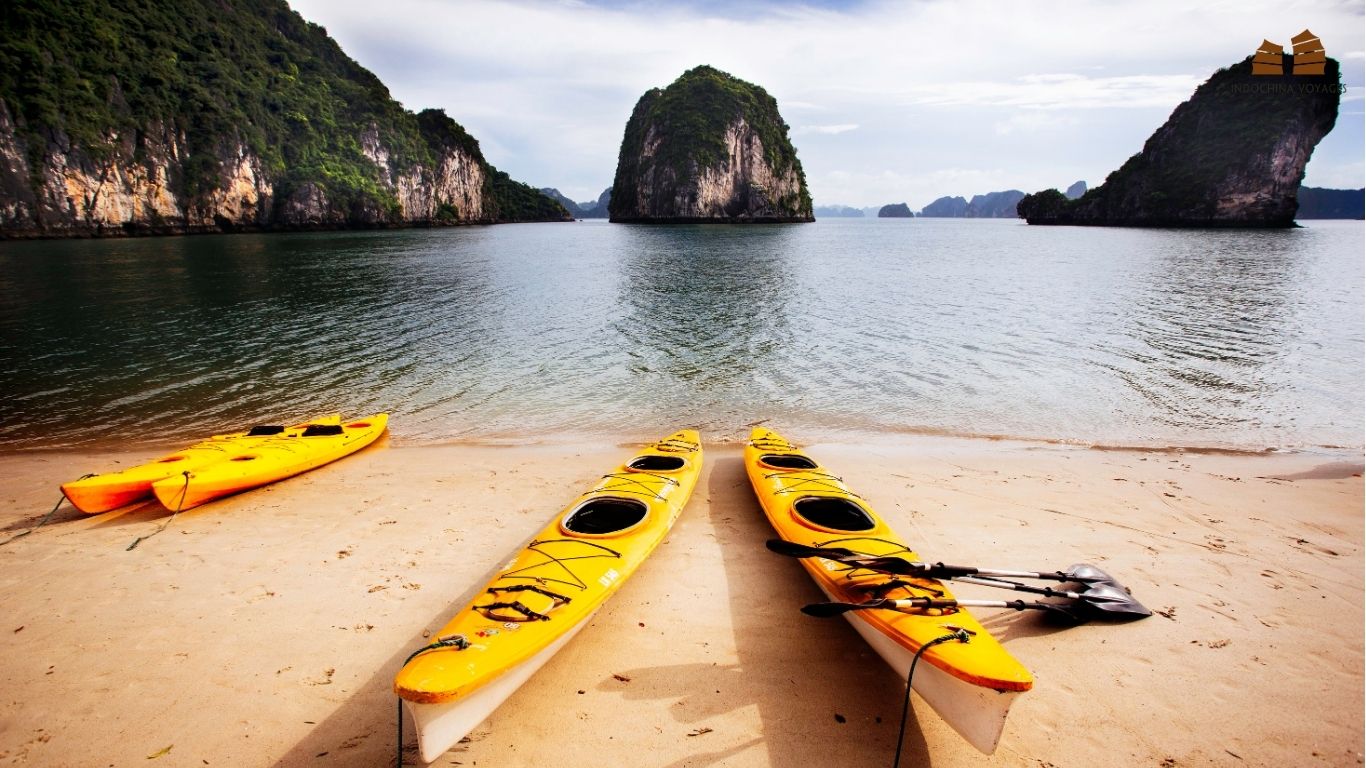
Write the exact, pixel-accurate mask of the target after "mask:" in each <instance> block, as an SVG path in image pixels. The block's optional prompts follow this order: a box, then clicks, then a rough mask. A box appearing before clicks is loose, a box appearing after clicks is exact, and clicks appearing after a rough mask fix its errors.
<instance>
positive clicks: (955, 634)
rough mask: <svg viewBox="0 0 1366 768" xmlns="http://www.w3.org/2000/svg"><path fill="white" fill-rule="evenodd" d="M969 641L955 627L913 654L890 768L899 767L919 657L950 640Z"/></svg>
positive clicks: (964, 631) (963, 633)
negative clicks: (912, 681) (894, 753)
mask: <svg viewBox="0 0 1366 768" xmlns="http://www.w3.org/2000/svg"><path fill="white" fill-rule="evenodd" d="M971 639H972V635H971V634H969V633H968V631H967V630H966V629H963V628H962V627H955V628H954V630H953V631H952V632H950V633H948V634H947V635H940V636H939V637H936V638H935V639H933V640H931V641H929V642H928V643H925V644H924V645H922V646H920V650H918V651H916V652H915V656H914V657H913V658H912V659H911V669H910V671H909V672H907V673H906V699H905V701H904V702H902V705H901V731H900V732H899V733H898V734H897V735H896V759H895V760H893V761H892V768H899V767H900V765H901V745H902V743H903V742H904V741H905V739H906V721H907V720H909V719H910V714H911V678H913V677H915V665H916V664H917V663H919V662H920V657H921V655H923V654H924V653H925V651H928V650H929V649H931V648H933V647H935V646H936V645H939V644H940V643H947V642H948V641H950V640H957V641H958V642H960V643H966V642H968V641H969V640H971Z"/></svg>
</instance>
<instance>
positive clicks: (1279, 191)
mask: <svg viewBox="0 0 1366 768" xmlns="http://www.w3.org/2000/svg"><path fill="white" fill-rule="evenodd" d="M1284 63H1285V67H1284V71H1285V72H1291V71H1292V66H1291V57H1290V56H1285V57H1284ZM1341 91H1342V87H1341V84H1340V78H1339V74H1338V63H1337V62H1336V61H1334V60H1333V59H1328V61H1327V66H1326V67H1325V71H1324V74H1322V75H1303V74H1300V75H1296V74H1286V75H1253V74H1252V60H1251V58H1248V59H1246V60H1244V61H1242V62H1240V63H1238V64H1235V65H1233V66H1232V67H1229V68H1227V69H1221V70H1219V71H1218V72H1216V73H1214V75H1213V76H1212V77H1210V79H1209V80H1208V81H1206V82H1205V83H1204V84H1203V85H1201V86H1200V87H1199V88H1198V89H1196V91H1195V94H1194V95H1193V96H1192V97H1191V98H1190V100H1189V101H1187V102H1185V103H1183V104H1181V105H1180V106H1178V107H1177V108H1176V110H1175V111H1174V112H1172V115H1171V117H1170V118H1168V120H1167V122H1166V124H1165V125H1163V126H1162V127H1161V128H1159V129H1158V130H1157V132H1156V133H1154V134H1153V135H1152V136H1151V137H1150V138H1149V139H1148V141H1147V143H1146V144H1144V145H1143V151H1142V152H1139V153H1138V154H1136V155H1134V156H1133V157H1131V158H1129V160H1128V161H1127V162H1126V163H1124V165H1123V166H1122V167H1121V168H1120V169H1119V170H1117V171H1115V172H1114V173H1112V174H1110V176H1109V177H1108V178H1107V179H1106V180H1105V183H1104V184H1102V185H1101V186H1099V187H1096V188H1095V189H1092V190H1090V191H1088V192H1087V193H1086V194H1084V195H1083V196H1082V197H1081V198H1079V199H1077V200H1068V199H1067V198H1066V197H1065V196H1064V195H1063V194H1062V193H1061V192H1058V191H1057V190H1056V189H1051V190H1045V191H1043V192H1038V193H1035V194H1032V195H1028V196H1026V197H1025V199H1024V200H1022V201H1020V204H1019V206H1018V210H1019V215H1020V216H1021V217H1022V218H1025V219H1026V220H1028V221H1029V223H1030V224H1087V225H1111V226H1159V227H1164V226H1177V227H1288V226H1293V225H1294V220H1295V212H1296V209H1297V207H1298V202H1297V195H1298V192H1299V188H1300V182H1301V180H1302V179H1303V178H1304V166H1305V164H1306V163H1308V162H1309V156H1310V154H1312V153H1313V151H1314V147H1315V145H1317V144H1318V142H1319V140H1320V139H1322V138H1323V136H1324V135H1325V134H1327V133H1328V131H1330V130H1332V128H1333V124H1334V123H1335V122H1336V120H1337V114H1338V103H1339V101H1340V99H1341Z"/></svg>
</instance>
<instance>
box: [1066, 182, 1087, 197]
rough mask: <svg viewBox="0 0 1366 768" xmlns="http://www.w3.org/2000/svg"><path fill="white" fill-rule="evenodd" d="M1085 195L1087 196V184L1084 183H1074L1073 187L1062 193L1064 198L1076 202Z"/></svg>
mask: <svg viewBox="0 0 1366 768" xmlns="http://www.w3.org/2000/svg"><path fill="white" fill-rule="evenodd" d="M1084 194H1086V182H1084V181H1078V182H1074V183H1073V184H1072V186H1070V187H1068V188H1067V191H1066V192H1064V193H1062V195H1063V197H1065V198H1067V199H1068V200H1076V199H1077V198H1079V197H1081V196H1082V195H1084Z"/></svg>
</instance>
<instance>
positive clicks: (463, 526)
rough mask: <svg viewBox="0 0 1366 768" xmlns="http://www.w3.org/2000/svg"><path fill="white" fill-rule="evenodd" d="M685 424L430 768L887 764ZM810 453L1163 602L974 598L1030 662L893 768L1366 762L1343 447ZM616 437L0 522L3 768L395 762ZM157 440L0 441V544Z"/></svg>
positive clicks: (912, 531) (927, 526)
mask: <svg viewBox="0 0 1366 768" xmlns="http://www.w3.org/2000/svg"><path fill="white" fill-rule="evenodd" d="M789 437H792V438H793V439H795V440H797V441H799V442H800V441H802V435H800V434H793V435H789ZM706 449H707V458H706V466H705V468H704V472H703V476H702V478H701V480H700V482H699V485H698V487H697V490H696V492H695V493H694V495H693V498H692V501H691V502H690V503H689V505H688V507H687V508H686V509H685V510H684V512H683V515H682V517H681V518H680V519H679V521H678V523H677V525H676V527H675V529H674V531H673V533H672V534H671V536H670V537H669V538H668V539H667V540H666V541H665V543H664V544H663V545H662V546H661V547H660V548H659V549H658V550H657V551H656V553H655V555H654V556H653V557H652V558H651V560H650V561H649V562H647V563H646V564H645V566H644V567H643V568H642V569H641V571H640V572H639V573H638V574H637V575H636V576H635V577H634V578H633V579H632V580H631V581H630V582H628V583H627V584H626V585H625V586H624V587H623V588H622V590H621V591H620V592H619V593H618V595H617V596H616V597H615V598H614V599H613V600H612V601H611V602H609V603H608V604H607V605H606V606H605V607H604V608H603V610H602V611H601V612H600V613H599V614H598V615H597V617H596V618H595V620H594V621H593V622H592V624H591V625H590V626H589V627H588V628H586V629H585V630H584V631H583V632H582V633H580V634H579V636H578V637H577V638H576V639H575V640H574V641H573V642H572V643H570V644H569V645H568V646H567V647H566V648H565V649H564V650H563V651H562V652H561V653H560V654H559V655H558V656H556V657H555V658H554V659H553V660H552V661H551V662H550V663H549V664H548V665H547V666H546V667H545V668H544V669H543V670H542V671H541V672H540V673H539V674H538V675H537V676H535V677H534V678H533V679H532V680H531V681H530V682H529V683H528V684H527V685H526V686H524V687H523V688H522V689H521V690H520V691H519V692H517V693H516V694H514V695H513V697H512V698H511V699H509V700H508V702H507V703H505V704H504V705H503V706H502V707H501V708H500V709H499V710H498V711H497V712H495V713H494V714H493V716H492V717H490V718H489V719H488V720H486V721H485V722H484V723H483V724H481V725H480V726H478V727H477V728H476V729H475V730H474V732H473V733H472V734H471V736H470V738H469V740H468V741H467V742H466V743H463V744H461V745H459V746H457V747H456V748H455V749H453V750H451V751H450V752H448V753H447V754H446V755H445V756H443V757H442V759H440V760H438V761H437V762H436V763H435V765H486V766H531V765H545V764H554V765H556V766H558V767H559V768H576V767H578V766H603V765H614V766H636V765H640V766H678V767H681V766H698V767H700V766H796V765H809V764H820V763H823V764H838V765H842V766H886V765H890V764H891V762H892V752H893V748H894V745H895V740H896V735H897V728H898V718H899V715H900V710H901V691H902V690H903V685H902V681H900V680H899V679H898V678H897V676H896V675H895V674H894V673H892V672H891V671H890V669H888V668H887V667H886V666H885V665H884V664H883V663H882V662H881V660H880V659H878V658H877V657H876V656H875V655H874V654H873V653H872V652H871V651H870V650H869V649H868V647H867V646H866V645H865V644H864V643H863V642H862V640H860V639H859V637H858V636H857V634H856V633H855V632H854V631H853V630H852V629H851V628H850V627H849V626H848V624H847V623H845V622H844V621H842V620H838V619H835V620H818V619H813V618H808V617H806V616H804V615H802V614H801V613H799V612H798V610H797V609H798V608H799V607H800V606H801V605H803V604H805V603H807V602H813V601H815V600H817V599H819V597H820V595H819V593H818V591H817V590H816V588H815V586H814V585H813V584H812V583H811V582H810V581H809V579H807V577H806V576H805V574H804V572H803V571H802V570H801V568H800V566H799V565H798V564H797V563H796V562H795V561H791V560H786V559H783V558H780V557H777V556H775V555H772V554H770V553H768V552H767V551H766V550H765V549H764V547H763V541H764V540H765V539H766V538H768V537H769V536H770V535H771V532H770V529H769V528H768V526H767V523H766V522H765V520H764V518H763V515H762V513H761V512H760V511H759V507H758V505H757V503H756V502H755V500H754V498H753V494H752V493H751V491H750V489H749V486H748V482H747V480H746V478H745V475H744V470H743V466H742V462H741V450H740V446H738V445H721V446H717V445H711V444H708V445H707V446H706ZM809 450H810V452H811V453H813V454H815V455H816V456H817V457H818V458H819V459H821V460H822V462H823V463H825V464H826V465H827V466H829V467H831V468H832V469H834V470H835V471H836V472H839V473H841V474H842V475H843V476H844V478H845V480H846V482H847V483H848V484H849V485H850V486H851V487H852V488H854V489H855V490H856V491H858V492H859V493H861V494H862V495H863V496H864V497H865V498H867V499H868V500H869V501H870V502H871V503H872V504H873V506H874V507H875V508H876V509H877V510H878V511H879V512H880V513H881V514H882V515H883V516H884V517H885V518H886V519H887V520H888V521H889V522H890V523H891V524H892V525H893V527H895V528H897V529H898V530H899V531H901V532H902V534H903V535H904V536H905V537H906V538H907V540H908V541H911V542H914V544H913V546H916V548H917V549H918V551H919V553H920V554H921V555H922V556H923V557H925V558H927V559H930V560H942V561H945V562H950V563H957V564H965V565H979V566H995V567H1011V568H1029V569H1055V568H1064V567H1066V566H1068V565H1070V564H1072V563H1076V562H1090V563H1094V564H1096V565H1099V566H1100V567H1102V568H1104V569H1105V570H1107V571H1109V572H1110V573H1111V574H1113V575H1114V576H1116V577H1117V578H1118V579H1119V580H1120V581H1121V582H1123V583H1125V584H1127V585H1128V586H1129V587H1131V588H1132V590H1133V592H1134V594H1135V596H1136V597H1138V598H1139V599H1140V600H1141V601H1143V602H1144V603H1145V604H1146V605H1147V606H1148V607H1150V608H1152V609H1153V610H1155V611H1158V615H1155V616H1153V617H1151V618H1148V619H1145V620H1142V621H1139V622H1135V623H1130V624H1118V625H1116V624H1101V623H1093V624H1089V625H1085V626H1080V627H1072V628H1059V627H1057V626H1053V625H1050V624H1047V623H1045V622H1042V621H1041V620H1040V617H1038V616H1036V615H1033V614H1030V613H1016V612H1013V611H1000V612H994V611H987V610H978V611H976V613H977V615H978V616H979V617H980V618H982V619H983V621H984V623H985V624H986V625H987V626H988V627H989V628H990V629H991V630H992V631H993V632H994V633H995V634H996V635H997V636H998V637H999V638H1000V639H1001V640H1002V641H1003V642H1004V643H1005V645H1006V647H1007V648H1008V649H1009V650H1010V651H1011V652H1012V653H1014V654H1015V655H1016V656H1017V657H1018V658H1019V659H1020V660H1021V661H1023V662H1024V664H1025V665H1026V666H1028V667H1029V668H1030V669H1031V670H1032V671H1033V673H1034V675H1035V678H1036V680H1035V686H1034V689H1033V690H1032V691H1029V692H1027V693H1026V694H1024V695H1023V696H1021V697H1020V698H1019V700H1018V701H1017V703H1016V704H1015V707H1014V709H1013V710H1012V712H1011V715H1010V720H1009V722H1008V723H1007V725H1006V730H1005V734H1004V737H1003V739H1002V741H1001V746H1000V749H999V750H998V751H997V753H996V754H995V755H993V756H985V755H982V754H980V753H978V752H976V751H975V750H973V749H972V748H971V747H969V746H968V745H967V744H966V743H965V742H963V741H962V739H961V738H959V737H958V736H957V735H956V734H955V733H954V732H953V731H952V730H951V729H949V728H948V727H947V726H946V725H945V724H944V723H943V722H942V721H941V720H939V718H938V717H937V716H936V715H935V714H934V712H933V711H931V710H930V709H929V708H928V707H926V706H924V705H923V704H919V705H918V706H917V708H916V710H915V713H914V714H913V716H912V722H911V723H910V726H909V727H908V731H907V747H906V751H905V757H904V758H903V765H916V766H936V767H941V766H942V767H949V766H1030V767H1031V768H1039V767H1040V766H1056V767H1058V768H1063V767H1067V766H1101V765H1151V766H1204V765H1240V766H1241V765H1249V766H1256V765H1266V766H1272V765H1275V766H1284V765H1297V766H1301V765H1326V766H1328V765H1331V766H1340V765H1358V764H1361V762H1362V750H1363V729H1362V722H1363V705H1362V701H1363V625H1364V621H1366V619H1364V617H1363V552H1362V540H1363V514H1362V512H1363V481H1362V477H1361V462H1360V457H1359V456H1356V457H1354V456H1351V455H1346V456H1344V455H1341V454H1338V455H1332V456H1329V455H1308V454H1291V455H1282V454H1268V455H1237V454H1233V455H1225V454H1218V453H1213V454H1193V453H1182V452H1162V451H1121V450H1106V451H1098V450H1087V449H1084V448H1076V447H1068V446H1056V445H1037V444H1027V443H1015V442H1005V441H985V440H976V441H973V440H955V439H949V438H923V437H916V438H895V439H894V438H890V437H880V438H878V439H875V440H873V441H871V442H870V443H868V444H864V445H862V446H860V445H853V444H816V445H811V446H809ZM629 452H630V448H629V447H626V446H623V445H611V444H601V445H594V446H593V447H590V448H578V447H574V446H572V445H567V444H547V445H529V446H517V447H491V446H477V445H438V446H395V445H393V444H391V443H389V442H388V441H387V440H385V441H383V442H381V443H380V444H377V445H376V446H373V447H371V448H369V449H367V450H365V451H363V452H361V453H359V454H357V455H355V456H352V457H350V458H347V459H344V460H342V461H340V462H337V463H335V464H333V465H330V466H327V467H324V468H322V469H319V470H316V471H314V472H312V473H309V474H307V475H305V476H302V477H299V478H295V479H293V480H290V481H287V482H284V483H280V484H277V485H275V486H271V487H268V488H264V489H260V490H257V491H253V492H249V493H246V494H242V495H239V496H236V497H233V498H230V499H226V500H222V501H219V502H215V503H212V504H208V505H205V506H203V507H200V508H198V509H195V510H191V511H189V512H186V513H182V514H180V515H179V516H178V517H176V518H175V519H174V520H173V521H171V522H170V524H169V525H168V526H166V528H165V530H164V531H162V532H160V533H158V534H156V535H154V536H152V537H151V538H147V539H145V540H143V541H142V542H141V543H139V544H138V546H137V547H136V548H134V549H132V550H128V549H127V547H128V546H129V545H130V544H131V543H132V542H133V541H134V540H135V539H137V538H138V537H139V536H144V535H146V534H149V533H152V532H153V531H155V530H156V529H157V528H158V526H160V525H161V524H162V523H165V522H166V521H167V518H168V517H169V514H170V513H168V512H166V511H165V510H163V509H161V508H160V507H158V506H156V505H155V503H154V502H152V503H149V504H147V505H143V506H137V507H132V508H129V509H125V510H120V511H116V512H112V513H106V514H103V515H97V516H91V517H87V516H85V515H83V514H81V513H79V512H76V511H75V510H73V509H72V508H71V507H70V506H66V505H64V506H63V507H62V508H61V509H59V510H58V512H57V513H56V514H55V515H54V516H53V518H52V520H51V522H49V523H48V524H47V525H46V526H44V527H43V528H41V529H39V530H37V531H36V532H35V533H33V534H31V535H29V536H25V537H22V538H19V539H16V540H14V541H11V542H10V543H8V544H5V545H3V546H0V594H3V598H0V606H3V607H2V608H0V621H2V622H3V623H0V691H3V696H0V764H3V765H28V766H105V765H114V766H125V765H147V766H203V765H210V766H214V765H217V766H279V767H281V768H283V767H286V766H305V765H307V766H366V767H367V768H372V767H373V766H385V765H392V764H393V760H394V750H395V727H394V726H395V699H394V696H393V694H392V692H391V684H392V680H393V675H394V673H395V671H396V670H397V668H398V666H399V664H400V663H401V662H402V660H403V659H404V658H405V657H406V656H407V654H408V653H409V652H410V651H412V650H413V649H415V648H417V647H419V646H421V645H422V644H424V642H425V640H424V638H425V637H426V636H427V635H428V634H429V633H430V632H431V631H433V630H435V629H436V628H438V627H440V626H441V625H442V624H444V623H445V621H446V620H447V619H448V618H449V617H450V615H451V614H453V613H454V612H455V611H456V610H457V609H458V608H459V607H460V606H461V605H463V604H464V602H465V601H467V600H468V599H469V598H470V597H471V596H472V595H473V593H474V590H475V589H476V588H477V587H479V586H481V585H482V584H483V582H484V581H485V580H486V579H487V578H488V577H489V576H490V575H491V573H492V569H494V568H496V567H497V566H499V565H501V564H502V563H503V562H505V561H506V559H507V557H508V556H509V555H510V554H511V553H512V552H513V551H515V550H516V549H517V548H518V547H519V545H520V544H522V543H523V542H524V541H525V539H526V538H527V537H528V536H530V535H532V534H533V533H535V532H536V531H537V530H538V529H539V528H540V527H541V526H542V525H544V523H545V522H546V521H547V520H549V519H550V517H551V516H552V515H553V514H555V513H556V512H557V511H558V510H559V508H560V507H561V505H562V504H564V503H566V502H567V501H569V500H570V499H572V498H573V497H574V496H575V495H577V494H578V493H579V492H580V491H582V490H584V489H586V488H587V487H588V486H589V484H590V483H591V482H592V481H593V480H594V479H596V477H597V476H598V475H600V474H601V473H603V472H605V471H607V470H609V469H610V468H611V467H613V466H614V465H615V464H616V463H617V462H619V461H621V460H622V459H624V458H626V457H627V456H628V455H629ZM156 454H157V451H156V450H145V451H139V452H136V453H122V454H121V453H110V452H106V453H98V454H93V453H76V452H11V453H5V454H0V474H3V475H4V476H5V477H8V478H9V479H10V480H9V482H8V483H7V485H6V491H5V494H4V496H3V500H4V502H5V503H4V505H3V509H2V510H0V541H3V540H5V539H7V538H9V537H10V536H13V535H15V534H18V533H21V532H23V531H24V530H26V529H27V528H28V527H29V526H31V525H33V524H34V523H36V522H38V520H40V519H41V518H42V516H43V515H44V514H45V513H46V512H47V510H48V509H50V508H51V505H52V504H53V503H54V502H55V501H56V500H57V496H58V492H57V486H58V484H59V483H60V482H63V481H65V480H69V479H73V478H75V477H77V476H79V475H81V474H84V473H86V472H92V471H107V470H110V469H114V468H117V467H119V466H127V465H129V464H132V463H137V462H139V461H141V460H143V459H146V458H149V457H152V456H154V455H156ZM955 591H956V592H957V594H958V595H959V596H961V597H979V598H989V599H996V598H1000V597H1001V596H1007V597H1008V595H1006V593H1004V592H997V591H994V590H990V589H985V588H981V587H973V586H971V585H962V586H960V587H957V588H956V589H955ZM409 728H410V731H409V734H408V737H407V739H408V743H409V744H410V745H411V744H412V734H411V726H409ZM407 761H408V762H410V763H415V761H416V758H415V750H413V749H410V750H409V752H408V753H407Z"/></svg>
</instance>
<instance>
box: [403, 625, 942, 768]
mask: <svg viewBox="0 0 1366 768" xmlns="http://www.w3.org/2000/svg"><path fill="white" fill-rule="evenodd" d="M592 618H593V616H592V615H589V616H588V617H587V618H585V619H584V620H583V621H581V622H579V625H578V626H576V627H574V628H573V629H571V630H569V631H568V632H566V633H564V634H563V635H561V636H560V638H559V639H558V640H556V641H555V642H553V643H551V644H550V645H547V646H546V647H545V648H543V649H541V651H540V652H539V653H537V654H536V655H535V656H532V657H531V658H529V659H527V660H526V661H525V662H523V663H522V664H521V665H519V666H517V667H515V668H513V669H511V670H508V671H507V672H505V673H503V674H502V675H501V676H499V677H497V678H495V679H494V680H493V681H492V682H489V683H487V684H486V685H484V686H482V687H480V688H478V689H476V690H475V691H474V692H473V693H471V694H469V695H467V696H461V697H460V698H458V699H455V700H453V701H447V702H442V703H440V704H420V703H417V702H412V701H408V700H407V699H405V700H404V701H403V705H404V706H405V707H407V708H408V714H410V715H411V716H412V718H413V722H414V723H415V724H416V725H417V745H418V751H419V753H420V754H421V755H422V762H424V763H430V762H433V761H435V760H436V759H437V758H438V757H441V755H443V754H445V752H446V750H448V749H450V748H451V747H453V746H455V744H456V742H458V741H460V740H461V739H463V738H465V736H466V735H467V734H468V733H469V732H470V731H472V730H474V727H475V726H476V725H479V724H480V723H482V722H483V721H484V718H486V717H488V716H489V715H491V714H493V710H495V709H497V708H498V705H500V704H502V703H503V702H504V701H506V700H507V698H508V697H509V696H511V695H512V694H513V692H514V691H516V690H517V689H518V688H521V687H522V683H525V682H526V681H527V680H528V679H529V678H530V677H531V676H532V675H534V674H536V670H538V669H540V668H541V667H543V666H545V663H546V662H547V661H549V660H550V657H551V656H554V655H555V652H556V651H558V650H560V649H561V648H563V647H564V645H565V643H568V642H569V641H570V640H572V639H573V638H574V635H577V634H578V633H579V630H581V629H583V628H584V627H585V626H586V625H587V624H588V622H589V621H591V620H592ZM919 676H920V675H919V673H918V672H917V674H916V677H917V678H919ZM917 682H918V681H917ZM917 690H918V689H917Z"/></svg>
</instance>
